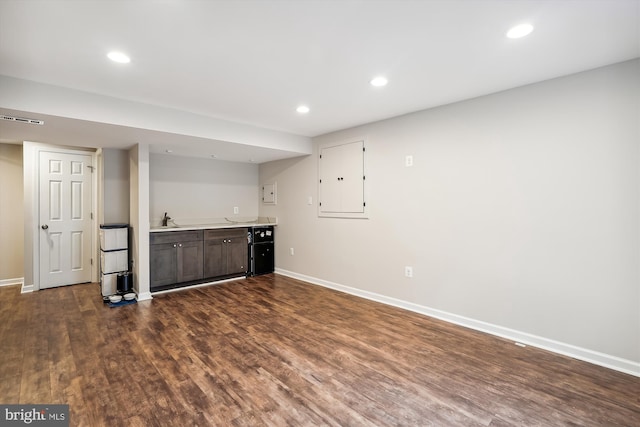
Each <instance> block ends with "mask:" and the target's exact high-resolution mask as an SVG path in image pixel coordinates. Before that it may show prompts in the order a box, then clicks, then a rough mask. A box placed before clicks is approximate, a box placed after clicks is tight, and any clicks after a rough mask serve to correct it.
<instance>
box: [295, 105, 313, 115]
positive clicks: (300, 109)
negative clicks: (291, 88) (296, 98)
mask: <svg viewBox="0 0 640 427" xmlns="http://www.w3.org/2000/svg"><path fill="white" fill-rule="evenodd" d="M296 111H297V112H298V113H300V114H307V113H308V112H309V111H311V110H309V107H307V106H306V105H301V106H299V107H298V108H296Z"/></svg>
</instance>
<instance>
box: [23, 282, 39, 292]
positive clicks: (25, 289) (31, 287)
mask: <svg viewBox="0 0 640 427" xmlns="http://www.w3.org/2000/svg"><path fill="white" fill-rule="evenodd" d="M35 290H36V288H35V286H34V285H25V284H24V283H23V284H22V290H21V291H20V293H21V294H28V293H30V292H33V291H35Z"/></svg>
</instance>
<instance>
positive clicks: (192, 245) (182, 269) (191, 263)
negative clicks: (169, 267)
mask: <svg viewBox="0 0 640 427" xmlns="http://www.w3.org/2000/svg"><path fill="white" fill-rule="evenodd" d="M177 259H178V261H177V267H178V282H189V281H192V280H199V279H202V278H203V277H204V276H203V269H202V263H203V258H202V241H201V240H200V241H197V242H184V243H178V254H177Z"/></svg>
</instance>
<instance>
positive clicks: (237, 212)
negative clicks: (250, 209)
mask: <svg viewBox="0 0 640 427" xmlns="http://www.w3.org/2000/svg"><path fill="white" fill-rule="evenodd" d="M233 213H234V214H235V215H238V214H239V213H240V209H238V207H237V206H234V207H233Z"/></svg>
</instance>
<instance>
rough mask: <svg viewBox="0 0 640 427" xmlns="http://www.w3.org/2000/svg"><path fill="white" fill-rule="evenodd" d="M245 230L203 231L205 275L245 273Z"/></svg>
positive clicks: (218, 275) (217, 275)
mask: <svg viewBox="0 0 640 427" xmlns="http://www.w3.org/2000/svg"><path fill="white" fill-rule="evenodd" d="M247 231H248V230H247V229H246V228H230V229H220V230H205V231H204V275H205V277H222V276H227V277H230V276H239V275H244V274H246V273H247V268H248V267H247V261H248V255H247Z"/></svg>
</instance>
